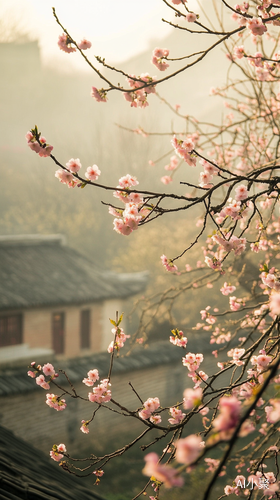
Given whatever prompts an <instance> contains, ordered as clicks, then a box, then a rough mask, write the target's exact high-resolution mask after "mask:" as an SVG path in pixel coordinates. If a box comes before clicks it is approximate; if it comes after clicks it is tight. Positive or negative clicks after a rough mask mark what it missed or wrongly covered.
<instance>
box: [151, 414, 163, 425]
mask: <svg viewBox="0 0 280 500" xmlns="http://www.w3.org/2000/svg"><path fill="white" fill-rule="evenodd" d="M150 421H151V422H152V424H160V422H161V416H160V415H151V417H150Z"/></svg>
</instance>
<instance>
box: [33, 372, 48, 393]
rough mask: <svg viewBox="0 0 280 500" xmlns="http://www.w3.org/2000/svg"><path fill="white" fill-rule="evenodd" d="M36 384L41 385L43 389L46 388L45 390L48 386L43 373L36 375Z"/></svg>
mask: <svg viewBox="0 0 280 500" xmlns="http://www.w3.org/2000/svg"><path fill="white" fill-rule="evenodd" d="M36 384H37V385H39V386H40V387H42V388H43V389H46V390H47V391H48V390H49V388H50V384H48V383H47V382H46V380H45V377H44V375H39V376H38V377H36Z"/></svg>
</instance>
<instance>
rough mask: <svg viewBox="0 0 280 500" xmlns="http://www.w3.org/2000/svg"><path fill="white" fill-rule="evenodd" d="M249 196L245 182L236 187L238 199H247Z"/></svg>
mask: <svg viewBox="0 0 280 500" xmlns="http://www.w3.org/2000/svg"><path fill="white" fill-rule="evenodd" d="M246 198H248V189H247V187H246V186H244V184H241V185H240V186H237V188H236V189H235V199H236V201H241V200H246Z"/></svg>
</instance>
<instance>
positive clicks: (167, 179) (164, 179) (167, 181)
mask: <svg viewBox="0 0 280 500" xmlns="http://www.w3.org/2000/svg"><path fill="white" fill-rule="evenodd" d="M160 180H161V182H162V183H163V184H170V182H172V180H173V179H172V177H170V175H164V176H163V177H161V179H160Z"/></svg>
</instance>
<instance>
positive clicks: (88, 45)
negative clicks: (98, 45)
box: [78, 38, 91, 50]
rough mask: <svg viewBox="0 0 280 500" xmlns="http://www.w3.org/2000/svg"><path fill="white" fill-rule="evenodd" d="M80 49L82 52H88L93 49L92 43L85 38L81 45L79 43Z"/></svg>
mask: <svg viewBox="0 0 280 500" xmlns="http://www.w3.org/2000/svg"><path fill="white" fill-rule="evenodd" d="M78 47H79V49H81V50H87V49H90V48H91V42H89V41H88V40H87V39H86V38H83V39H82V40H81V41H80V43H78Z"/></svg>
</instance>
